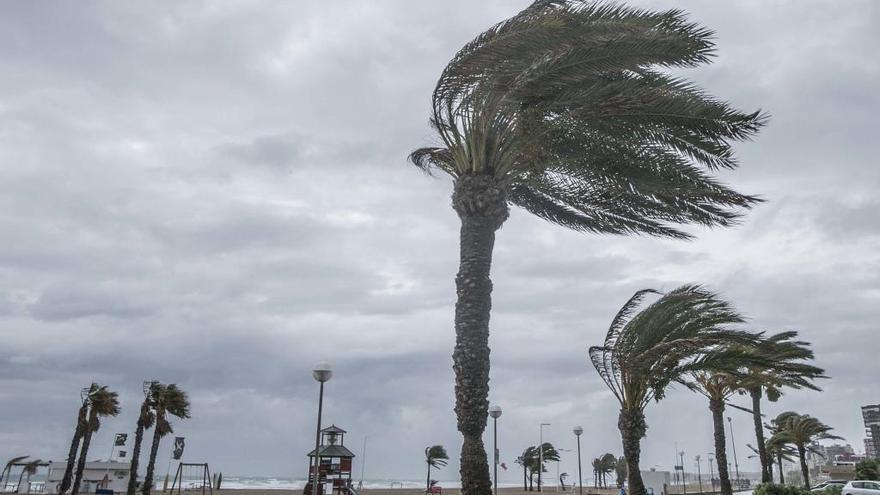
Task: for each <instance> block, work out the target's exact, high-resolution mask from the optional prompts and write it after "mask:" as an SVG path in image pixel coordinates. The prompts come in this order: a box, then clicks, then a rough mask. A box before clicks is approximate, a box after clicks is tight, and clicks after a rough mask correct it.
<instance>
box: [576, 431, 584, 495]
mask: <svg viewBox="0 0 880 495" xmlns="http://www.w3.org/2000/svg"><path fill="white" fill-rule="evenodd" d="M577 439H578V495H584V481H583V478H582V475H581V436H580V435H577Z"/></svg>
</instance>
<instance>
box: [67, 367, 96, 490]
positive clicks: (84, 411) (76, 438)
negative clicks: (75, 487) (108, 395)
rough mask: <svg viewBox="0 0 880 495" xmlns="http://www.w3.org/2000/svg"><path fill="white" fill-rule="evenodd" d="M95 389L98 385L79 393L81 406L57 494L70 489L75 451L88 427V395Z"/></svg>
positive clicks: (94, 384)
mask: <svg viewBox="0 0 880 495" xmlns="http://www.w3.org/2000/svg"><path fill="white" fill-rule="evenodd" d="M97 387H98V384H97V383H93V384H92V385H91V386H90V387H89V388H84V389H82V392H81V393H80V400H81V402H82V404H80V407H79V412H78V413H77V417H76V427H75V428H74V430H73V439H72V440H71V441H70V450H69V451H68V452H67V466H65V468H64V476H63V477H62V478H61V486H60V487H59V488H58V493H62V494H63V493H67V490H69V489H70V484H71V481H72V480H73V466H74V464H76V451H77V449H79V443H80V441H81V440H82V437H83V434H84V433H85V431H86V428H87V427H88V414H89V395H90V394H92V393H93V392H95V390H97Z"/></svg>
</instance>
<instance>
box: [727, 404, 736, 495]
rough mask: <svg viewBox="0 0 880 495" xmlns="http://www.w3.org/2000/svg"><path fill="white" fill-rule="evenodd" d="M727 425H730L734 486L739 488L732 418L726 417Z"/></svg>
mask: <svg viewBox="0 0 880 495" xmlns="http://www.w3.org/2000/svg"><path fill="white" fill-rule="evenodd" d="M727 424H729V425H730V444H731V445H732V446H733V466H734V467H735V468H736V486H739V461H737V459H736V441H735V440H734V439H733V418H731V417H730V416H728V417H727Z"/></svg>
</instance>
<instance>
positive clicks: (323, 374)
mask: <svg viewBox="0 0 880 495" xmlns="http://www.w3.org/2000/svg"><path fill="white" fill-rule="evenodd" d="M332 376H333V368H332V367H331V366H330V363H328V362H326V361H321V362H320V363H318V364H316V365H315V369H313V370H312V377H314V379H315V380H317V381H318V382H319V383H320V384H321V388H320V391H319V392H318V428H317V430H316V431H315V472H314V478H313V482H312V493H311V495H318V478H319V477H320V475H321V473H320V471H321V458H320V457H319V456H318V449H319V448H321V412H322V411H323V408H324V382H326V381H327V380H329V379H330V377H332Z"/></svg>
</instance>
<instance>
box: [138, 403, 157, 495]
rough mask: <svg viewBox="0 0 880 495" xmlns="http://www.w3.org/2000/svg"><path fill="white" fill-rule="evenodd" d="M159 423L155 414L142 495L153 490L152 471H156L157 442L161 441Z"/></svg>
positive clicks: (148, 494) (146, 494) (148, 493)
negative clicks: (151, 443)
mask: <svg viewBox="0 0 880 495" xmlns="http://www.w3.org/2000/svg"><path fill="white" fill-rule="evenodd" d="M160 422H161V419H160V416H159V414H158V413H157V414H156V425H155V426H153V445H151V446H150V460H149V462H147V473H146V474H145V475H144V486H143V487H141V493H143V494H144V495H150V491H151V490H152V489H153V477H154V476H155V474H154V471H155V469H156V454H158V453H159V442H160V441H161V440H162V434H161V433H160V430H161V428H159V424H160Z"/></svg>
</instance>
